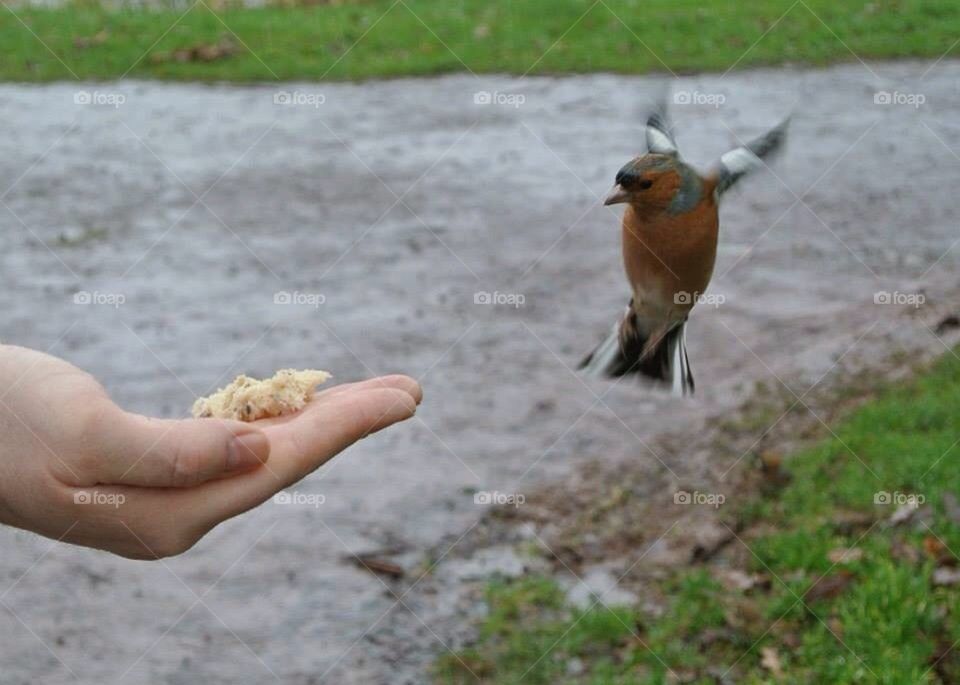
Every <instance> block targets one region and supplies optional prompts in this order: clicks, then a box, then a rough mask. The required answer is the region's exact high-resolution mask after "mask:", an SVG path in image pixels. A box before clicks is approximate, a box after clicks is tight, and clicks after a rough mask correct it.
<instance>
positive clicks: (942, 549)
mask: <svg viewBox="0 0 960 685" xmlns="http://www.w3.org/2000/svg"><path fill="white" fill-rule="evenodd" d="M923 551H924V552H926V553H927V556H928V557H930V558H931V559H933V560H934V561H936V562H937V566H956V565H957V558H956V557H955V556H953V552H951V551H950V549H949V548H948V547H947V546H946V545H945V544H944V543H943V542H942V541H941V540H940V539H939V538H938V537H936V536H934V535H928V536H926V537H925V538H924V539H923Z"/></svg>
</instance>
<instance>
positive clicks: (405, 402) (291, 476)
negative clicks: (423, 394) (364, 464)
mask: <svg viewBox="0 0 960 685" xmlns="http://www.w3.org/2000/svg"><path fill="white" fill-rule="evenodd" d="M311 405H312V406H311ZM311 405H308V409H306V410H304V411H303V412H302V414H300V415H297V419H296V420H295V421H291V422H289V423H286V424H282V425H277V426H274V427H270V428H267V429H266V430H265V432H266V434H267V435H268V436H269V438H270V443H271V453H270V462H269V463H268V464H267V465H266V466H265V468H263V469H257V470H256V471H251V472H250V473H248V474H242V475H239V476H236V477H235V478H230V479H229V480H221V481H216V482H212V483H207V484H205V485H203V486H201V487H199V488H196V489H195V491H193V492H195V496H196V500H197V501H198V503H199V504H198V505H197V506H203V507H205V509H206V516H207V521H208V525H209V526H211V527H212V526H214V525H216V524H217V523H219V522H220V521H222V520H224V519H227V518H230V517H231V516H236V515H237V514H240V513H242V512H244V511H246V510H248V509H250V508H252V507H255V506H257V505H258V504H260V503H262V502H264V501H266V500H268V499H269V498H270V497H272V496H273V495H274V494H275V493H277V492H279V491H280V490H282V489H283V488H285V487H288V486H289V485H291V484H293V483H296V482H297V481H299V480H300V479H302V478H303V477H304V476H306V475H308V474H310V473H312V472H313V471H315V470H316V469H317V468H319V467H320V466H321V465H323V464H324V463H326V462H327V461H328V460H329V459H331V458H332V457H333V456H335V455H336V454H338V453H339V452H341V451H343V450H344V449H346V448H347V447H349V446H350V445H352V444H353V443H355V442H356V441H357V440H360V439H361V438H363V437H365V436H367V435H370V434H372V433H376V432H377V431H380V430H383V429H384V428H387V427H388V426H391V425H393V424H395V423H397V422H400V421H404V420H406V419H409V418H410V417H411V416H413V415H414V413H415V412H416V401H415V400H414V399H413V398H412V397H411V396H410V395H409V394H408V393H407V392H406V391H404V390H400V389H397V388H372V389H366V390H354V391H352V392H349V393H344V394H342V395H339V396H334V397H332V398H330V399H329V400H327V401H317V402H316V403H314V402H311Z"/></svg>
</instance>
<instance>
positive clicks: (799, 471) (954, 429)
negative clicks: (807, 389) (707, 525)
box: [437, 353, 960, 684]
mask: <svg viewBox="0 0 960 685" xmlns="http://www.w3.org/2000/svg"><path fill="white" fill-rule="evenodd" d="M958 407H960V359H958V357H957V356H956V355H955V354H954V353H951V354H948V355H946V356H945V357H944V358H943V359H942V360H941V361H940V362H939V363H938V364H937V365H935V367H933V368H932V369H931V370H929V371H927V372H925V373H924V374H923V375H922V376H920V377H918V378H917V379H916V380H913V381H910V382H908V383H906V384H903V385H899V386H896V387H892V388H889V389H887V390H885V391H882V392H881V393H880V394H879V396H878V397H877V398H876V399H874V400H872V401H870V402H869V403H868V404H865V405H863V406H862V407H860V408H859V409H857V410H855V411H854V412H853V413H852V414H851V415H849V416H848V417H847V418H845V419H844V420H842V421H840V422H839V423H838V424H837V425H835V426H833V432H834V434H835V435H832V436H831V437H830V438H829V439H827V440H825V441H823V442H822V443H820V444H817V445H815V446H814V447H812V448H810V449H808V450H805V451H803V452H801V453H799V454H796V455H794V456H793V457H792V458H790V459H788V460H787V461H786V465H787V468H789V469H790V472H791V475H792V480H791V481H790V483H789V485H787V486H786V487H785V488H784V489H783V490H781V491H780V492H779V493H777V494H774V495H768V496H761V495H759V494H757V495H754V496H753V497H752V498H751V501H750V502H749V503H748V505H746V506H745V507H744V511H748V512H749V517H750V519H749V520H750V522H751V523H752V524H755V525H751V526H748V528H747V529H746V530H745V531H744V532H743V534H742V536H741V537H742V539H743V540H744V543H745V545H741V543H739V542H734V543H732V547H731V548H730V550H729V553H728V554H727V556H726V558H725V559H724V560H722V561H721V562H718V563H717V564H715V565H711V566H707V567H700V568H696V569H684V570H680V571H678V573H677V575H676V576H675V577H674V578H672V579H671V580H669V581H665V582H663V583H661V584H659V585H658V586H656V587H648V588H647V590H648V591H650V592H651V595H652V594H656V595H660V596H664V597H667V598H668V599H667V609H666V611H665V612H663V614H662V615H659V616H647V615H644V612H643V611H642V610H640V609H639V608H635V607H616V608H613V609H607V608H603V607H602V606H601V607H597V608H595V609H594V610H593V611H592V612H587V613H586V614H584V613H583V612H579V611H577V610H574V609H571V608H569V607H565V606H564V605H563V599H562V595H561V594H560V591H559V590H558V589H557V588H556V587H553V586H552V585H551V584H550V581H549V580H547V579H544V578H525V579H522V580H519V581H515V582H513V583H504V582H498V583H495V584H493V585H491V587H490V595H489V601H490V606H491V613H490V617H489V618H488V619H487V620H486V621H485V622H484V624H483V627H482V629H481V633H480V640H479V642H478V643H477V644H476V645H475V646H474V647H472V648H471V650H470V651H469V658H470V661H469V662H468V663H469V664H470V665H471V670H473V672H474V673H475V674H476V675H477V676H479V677H480V678H481V680H482V681H483V682H490V683H518V682H530V683H548V682H549V683H554V682H570V683H591V684H600V683H604V684H606V683H612V684H616V683H666V682H672V681H673V680H674V676H673V675H672V674H677V676H678V677H679V678H680V681H681V682H695V683H712V682H719V681H718V680H717V678H720V677H722V676H723V674H725V672H726V678H727V680H728V681H729V682H745V683H762V682H774V681H775V682H784V683H798V684H800V683H890V684H899V683H953V682H960V653H958V651H957V650H951V649H950V647H951V646H952V645H954V644H955V643H956V642H957V641H958V640H960V585H938V584H936V583H934V582H933V574H934V572H935V571H936V570H937V569H940V571H941V572H943V571H949V570H950V569H952V568H955V567H956V566H957V565H958V564H960V560H958V559H957V557H956V556H955V553H956V552H960V505H958V504H957V501H956V496H957V495H958V494H960V469H958V468H957V460H958V457H960V444H958V439H960V412H958V411H957V408H958ZM909 497H914V498H916V500H917V501H920V500H921V499H922V501H923V504H922V505H921V506H920V507H919V508H917V509H915V510H914V511H913V512H912V516H911V517H910V518H909V519H907V520H906V521H905V522H902V523H899V524H896V525H894V524H892V523H891V521H890V519H891V516H892V515H893V514H894V512H895V511H897V509H898V508H899V507H898V504H897V501H898V500H899V501H900V502H901V503H902V502H904V501H907V498H909ZM849 549H852V550H854V551H853V552H852V553H851V556H849V557H848V558H847V559H846V560H841V561H838V557H837V555H838V552H839V551H841V550H849ZM748 550H749V551H748ZM726 564H735V565H739V567H740V570H741V571H742V572H743V573H745V574H748V575H749V576H750V577H752V578H754V579H756V580H757V582H756V583H755V584H754V585H753V586H752V587H748V588H745V589H732V588H731V586H729V585H723V584H721V583H720V582H718V579H720V578H722V572H723V571H722V569H723V566H724V565H726ZM531 588H536V592H535V593H534V592H532V591H531ZM531 597H532V598H534V600H536V601H528V598H531ZM544 597H548V598H549V602H544V601H543V598H544ZM503 607H509V611H506V612H505V611H504V609H503ZM611 617H612V618H611ZM764 650H766V652H767V656H768V659H767V662H766V663H764V659H763V654H764ZM771 653H772V654H773V655H774V658H773V661H774V663H773V664H771V663H770V657H769V655H770V654H771ZM571 663H572V664H573V665H574V667H573V668H571ZM727 671H729V672H727ZM671 672H672V673H671ZM437 674H438V681H439V682H444V683H467V682H476V678H474V676H473V675H472V674H471V673H470V672H469V671H468V670H467V669H466V668H464V664H462V663H460V662H459V661H458V660H457V659H456V658H455V657H453V656H447V657H445V658H443V659H442V660H441V662H440V663H439V665H438V669H437Z"/></svg>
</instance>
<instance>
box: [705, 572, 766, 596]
mask: <svg viewBox="0 0 960 685" xmlns="http://www.w3.org/2000/svg"><path fill="white" fill-rule="evenodd" d="M715 575H716V577H717V580H719V581H720V584H721V585H723V586H724V587H725V588H726V589H728V590H740V591H742V592H746V591H747V590H749V589H751V588H752V587H753V586H754V585H757V583H758V582H760V581H762V576H759V575H754V574H750V573H744V572H743V571H741V570H740V569H736V568H728V569H720V570H718V571H717V572H716V573H715Z"/></svg>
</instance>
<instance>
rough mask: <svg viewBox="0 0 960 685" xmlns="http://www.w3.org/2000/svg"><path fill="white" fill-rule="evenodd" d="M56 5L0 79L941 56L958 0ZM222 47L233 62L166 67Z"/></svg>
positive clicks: (5, 32)
mask: <svg viewBox="0 0 960 685" xmlns="http://www.w3.org/2000/svg"><path fill="white" fill-rule="evenodd" d="M66 2H67V4H65V5H64V6H62V7H57V8H40V7H32V8H31V7H18V8H13V9H11V8H9V7H6V8H5V9H4V10H0V45H2V46H3V52H4V55H3V59H2V60H0V79H2V80H8V81H51V80H70V79H74V78H80V79H115V78H120V77H124V76H131V77H138V78H154V79H177V80H206V81H211V80H228V81H272V80H275V79H305V80H316V79H364V78H371V77H397V76H407V75H427V74H439V73H446V72H464V71H468V70H469V71H473V72H475V73H489V72H509V73H514V74H524V73H528V72H529V73H533V74H554V73H571V72H594V71H610V72H617V73H646V72H651V71H652V72H664V73H668V72H671V71H672V72H675V73H681V72H690V71H701V70H713V71H724V70H726V69H728V68H730V67H733V66H736V67H738V68H742V67H747V66H756V65H766V64H783V63H791V62H793V63H808V64H827V63H830V62H835V61H838V60H842V61H850V60H853V59H855V57H854V54H855V55H856V56H858V57H861V58H863V59H869V58H894V57H930V58H937V57H940V56H941V55H942V54H944V53H945V52H947V51H948V50H950V49H951V46H953V44H954V41H955V40H956V37H957V36H958V35H960V6H958V5H957V3H956V2H954V0H872V1H870V2H866V1H864V0H856V1H853V0H800V1H799V2H795V0H743V1H742V2H736V3H732V2H731V3H728V2H710V3H704V2H702V1H701V0H696V1H694V0H603V1H602V2H597V3H593V4H588V3H586V2H583V1H582V0H524V1H523V2H512V1H510V0H494V1H490V0H459V1H453V0H452V1H450V2H435V1H434V0H396V1H395V0H364V1H362V2H361V1H359V0H356V1H353V2H349V1H348V2H341V3H336V4H324V3H321V4H315V3H308V4H304V5H299V6H292V7H279V6H267V7H261V8H244V7H231V6H226V7H219V8H217V9H215V10H214V9H211V4H210V3H199V2H198V3H197V4H194V5H192V6H191V7H190V8H189V9H187V10H186V11H184V10H182V9H176V10H175V9H172V8H169V7H167V8H157V9H152V10H143V9H130V8H125V9H106V8H104V7H102V6H100V5H98V4H96V3H91V2H71V0H66ZM213 6H214V7H217V6H216V5H213ZM224 40H227V41H228V42H230V43H232V44H233V45H234V46H235V47H236V48H237V51H236V52H235V53H234V54H230V55H227V54H225V53H220V54H218V53H216V52H214V53H213V55H209V56H207V58H203V57H197V56H195V55H194V56H191V55H190V54H189V53H188V52H185V53H184V56H183V57H182V58H181V59H176V58H174V57H173V55H174V54H175V53H176V51H177V50H190V49H192V48H197V47H201V46H211V45H216V44H220V43H221V42H222V41H224Z"/></svg>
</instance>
